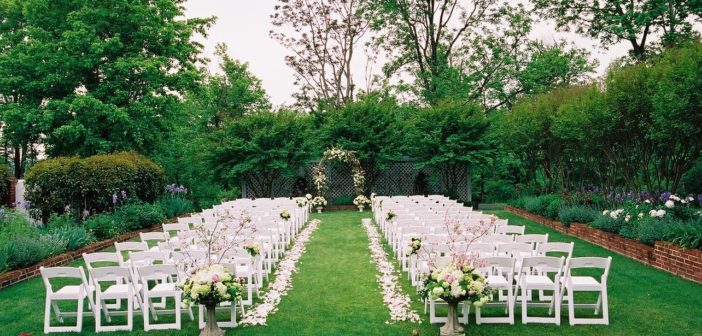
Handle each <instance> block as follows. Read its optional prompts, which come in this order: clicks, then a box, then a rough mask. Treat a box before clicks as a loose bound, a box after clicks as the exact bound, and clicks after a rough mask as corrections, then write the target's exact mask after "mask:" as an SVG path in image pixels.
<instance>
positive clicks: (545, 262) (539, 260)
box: [520, 256, 565, 276]
mask: <svg viewBox="0 0 702 336" xmlns="http://www.w3.org/2000/svg"><path fill="white" fill-rule="evenodd" d="M564 261H565V258H564V257H543V256H539V257H524V259H522V270H521V272H520V273H526V274H528V273H529V272H528V271H526V270H525V269H530V268H537V269H538V270H539V272H542V273H556V275H557V276H558V275H560V274H561V272H562V271H563V264H564Z"/></svg>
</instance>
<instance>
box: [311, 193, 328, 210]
mask: <svg viewBox="0 0 702 336" xmlns="http://www.w3.org/2000/svg"><path fill="white" fill-rule="evenodd" d="M311 204H312V207H315V208H319V207H324V206H326V205H327V200H326V199H324V197H322V196H317V197H315V198H313V199H312V202H311Z"/></svg>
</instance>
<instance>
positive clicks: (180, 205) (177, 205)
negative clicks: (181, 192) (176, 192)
mask: <svg viewBox="0 0 702 336" xmlns="http://www.w3.org/2000/svg"><path fill="white" fill-rule="evenodd" d="M158 203H159V205H160V206H161V209H163V213H164V214H165V215H166V217H167V218H173V217H177V216H179V215H182V214H186V213H190V212H193V210H195V208H194V207H193V202H192V201H191V200H188V199H184V198H180V197H164V198H161V199H160V200H159V201H158Z"/></svg>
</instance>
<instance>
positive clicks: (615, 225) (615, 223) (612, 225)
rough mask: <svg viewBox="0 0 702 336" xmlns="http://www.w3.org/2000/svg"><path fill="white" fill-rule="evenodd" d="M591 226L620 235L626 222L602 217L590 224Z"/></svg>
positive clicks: (605, 216)
mask: <svg viewBox="0 0 702 336" xmlns="http://www.w3.org/2000/svg"><path fill="white" fill-rule="evenodd" d="M590 226H592V227H594V228H595V229H600V230H602V231H607V232H613V233H619V231H620V230H621V229H622V227H623V226H624V220H622V219H621V218H618V219H614V218H612V217H610V216H607V215H600V216H599V217H597V218H596V219H595V220H594V221H592V223H590Z"/></svg>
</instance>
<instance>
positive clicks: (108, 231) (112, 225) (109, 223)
mask: <svg viewBox="0 0 702 336" xmlns="http://www.w3.org/2000/svg"><path fill="white" fill-rule="evenodd" d="M83 225H84V226H85V228H86V229H87V230H88V231H90V232H92V233H93V234H94V235H95V237H96V238H97V239H99V240H104V239H110V238H112V237H115V236H117V235H119V234H122V233H124V232H127V228H126V225H124V224H123V223H122V222H120V221H118V220H117V219H116V218H115V216H113V215H111V214H102V215H97V216H93V217H90V218H89V219H88V220H86V221H85V222H84V223H83Z"/></svg>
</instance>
